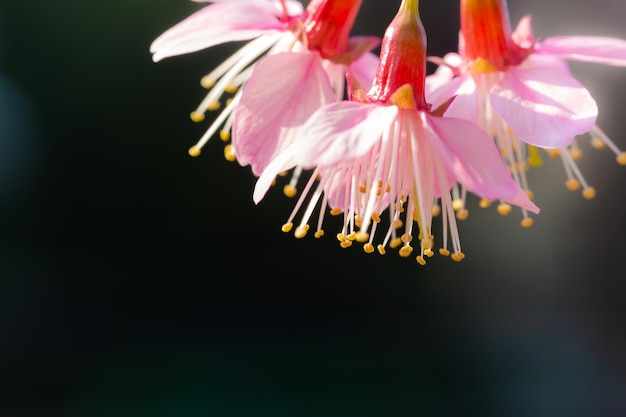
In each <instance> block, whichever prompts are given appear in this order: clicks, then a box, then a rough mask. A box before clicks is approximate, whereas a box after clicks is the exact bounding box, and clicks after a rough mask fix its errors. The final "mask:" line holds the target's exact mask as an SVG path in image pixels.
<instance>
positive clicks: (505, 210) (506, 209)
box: [498, 203, 511, 216]
mask: <svg viewBox="0 0 626 417" xmlns="http://www.w3.org/2000/svg"><path fill="white" fill-rule="evenodd" d="M510 212H511V205H510V204H507V203H501V204H498V213H500V215H502V216H506V215H508V214H509V213H510Z"/></svg>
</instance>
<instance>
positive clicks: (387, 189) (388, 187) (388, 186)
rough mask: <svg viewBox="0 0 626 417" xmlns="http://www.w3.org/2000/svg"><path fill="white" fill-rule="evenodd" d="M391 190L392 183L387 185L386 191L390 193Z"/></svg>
mask: <svg viewBox="0 0 626 417" xmlns="http://www.w3.org/2000/svg"><path fill="white" fill-rule="evenodd" d="M390 191H391V185H389V184H387V186H386V187H385V192H386V193H388V192H390Z"/></svg>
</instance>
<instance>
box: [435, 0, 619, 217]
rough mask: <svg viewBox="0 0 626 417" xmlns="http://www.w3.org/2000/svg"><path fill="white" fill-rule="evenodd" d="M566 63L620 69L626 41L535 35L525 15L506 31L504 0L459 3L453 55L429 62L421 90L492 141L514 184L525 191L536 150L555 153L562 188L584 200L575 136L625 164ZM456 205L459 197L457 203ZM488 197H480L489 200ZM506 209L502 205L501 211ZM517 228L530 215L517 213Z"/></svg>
mask: <svg viewBox="0 0 626 417" xmlns="http://www.w3.org/2000/svg"><path fill="white" fill-rule="evenodd" d="M565 60H577V61H585V62H595V63H601V64H607V65H615V66H626V41H624V40H621V39H614V38H608V37H592V36H558V37H551V38H547V39H545V40H542V41H540V40H537V39H536V38H535V37H534V35H533V32H532V29H531V18H530V16H526V17H524V18H523V19H522V20H521V21H520V23H519V25H518V26H517V28H516V29H515V31H511V26H510V21H509V15H508V8H507V3H506V0H461V35H460V42H459V53H458V54H455V53H451V54H448V55H446V56H445V57H443V59H435V61H436V62H438V63H439V64H441V65H440V67H439V68H438V69H437V71H436V72H435V74H433V75H432V76H430V77H429V80H428V82H427V85H428V91H427V93H426V95H427V97H428V98H429V100H432V102H433V103H434V104H438V103H442V102H443V101H445V100H446V99H447V97H449V96H450V95H457V99H456V100H455V102H454V103H453V104H452V105H451V106H450V109H449V111H448V113H447V114H448V115H454V116H457V117H464V118H468V119H470V120H474V121H476V122H477V123H478V124H479V125H480V126H481V127H482V128H484V129H485V130H486V131H487V132H488V133H489V134H490V135H491V136H492V137H493V138H494V139H495V142H496V144H497V145H498V148H499V149H500V152H501V153H502V157H503V159H504V161H505V162H506V164H507V166H508V167H509V170H510V171H511V173H512V176H513V178H514V179H515V181H516V182H517V183H518V184H519V185H520V186H521V187H522V188H523V189H525V190H527V192H528V193H529V195H532V193H531V191H530V189H529V187H528V180H527V177H526V171H527V169H528V167H529V166H539V165H541V164H542V158H541V155H540V152H539V148H543V149H545V151H546V152H548V154H549V155H550V156H552V157H560V158H561V159H562V161H563V163H564V166H565V171H566V174H567V181H566V185H567V187H568V188H569V189H572V190H576V189H579V188H581V186H582V190H583V196H584V197H585V198H593V197H594V195H595V191H594V189H593V187H591V186H589V185H588V184H587V182H586V181H585V178H584V177H583V175H582V173H581V171H580V169H579V167H578V166H577V164H576V162H575V161H576V160H577V159H579V158H580V156H581V155H582V151H581V149H580V148H579V146H578V144H577V142H576V140H575V137H576V136H577V135H582V134H585V133H589V135H590V136H591V138H592V144H593V145H594V146H595V147H604V146H608V147H609V148H611V149H612V150H613V152H615V154H616V156H617V161H618V162H619V163H620V164H621V165H626V153H624V152H622V151H621V150H619V149H618V148H617V147H616V146H615V144H614V143H613V142H612V141H611V140H610V139H609V138H608V137H607V136H606V135H605V134H604V133H603V132H602V130H600V128H599V127H598V126H596V124H595V123H596V118H597V114H598V108H597V106H596V102H595V101H594V100H593V98H592V97H591V95H590V93H589V92H588V91H587V89H585V87H583V86H582V85H581V84H580V83H579V82H578V81H577V80H576V79H575V78H574V77H573V76H572V74H571V73H570V71H569V69H568V67H567V63H566V62H565ZM457 203H458V205H457V207H456V208H457V209H460V210H463V209H462V207H463V206H464V204H465V203H464V201H463V198H461V200H457ZM490 203H491V202H490V200H489V199H486V198H485V199H483V200H481V202H480V205H481V207H487V206H489V205H490ZM510 210H511V207H510V206H509V205H507V204H505V203H503V202H501V203H500V204H499V206H498V211H499V212H500V213H501V214H508V213H509V212H510ZM522 213H523V219H522V226H524V227H529V226H531V225H532V218H530V217H529V216H528V213H527V212H526V211H525V210H522Z"/></svg>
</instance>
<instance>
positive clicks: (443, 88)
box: [426, 67, 478, 122]
mask: <svg viewBox="0 0 626 417" xmlns="http://www.w3.org/2000/svg"><path fill="white" fill-rule="evenodd" d="M440 68H442V70H441V72H439V70H437V71H436V72H435V74H433V75H429V76H427V77H426V100H427V101H428V102H429V103H430V104H432V108H433V109H436V108H437V107H439V106H441V105H442V104H444V103H445V102H446V101H447V100H449V99H450V97H453V96H456V98H455V99H454V101H453V102H452V104H451V105H450V107H448V110H446V112H445V114H444V116H445V117H458V118H461V119H466V120H469V121H471V122H476V119H477V118H478V97H477V95H476V84H475V83H474V80H473V79H472V77H471V76H468V75H461V76H458V77H456V78H453V79H450V80H449V81H447V82H445V81H444V80H445V74H446V72H447V71H451V70H450V69H449V68H445V67H440ZM443 68H445V69H443ZM446 70H447V71H446ZM438 72H439V74H438Z"/></svg>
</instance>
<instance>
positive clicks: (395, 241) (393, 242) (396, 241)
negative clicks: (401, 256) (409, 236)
mask: <svg viewBox="0 0 626 417" xmlns="http://www.w3.org/2000/svg"><path fill="white" fill-rule="evenodd" d="M401 244H402V239H400V238H399V237H397V238H395V239H391V242H389V247H390V248H391V249H395V248H397V247H398V246H400V245H401Z"/></svg>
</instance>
